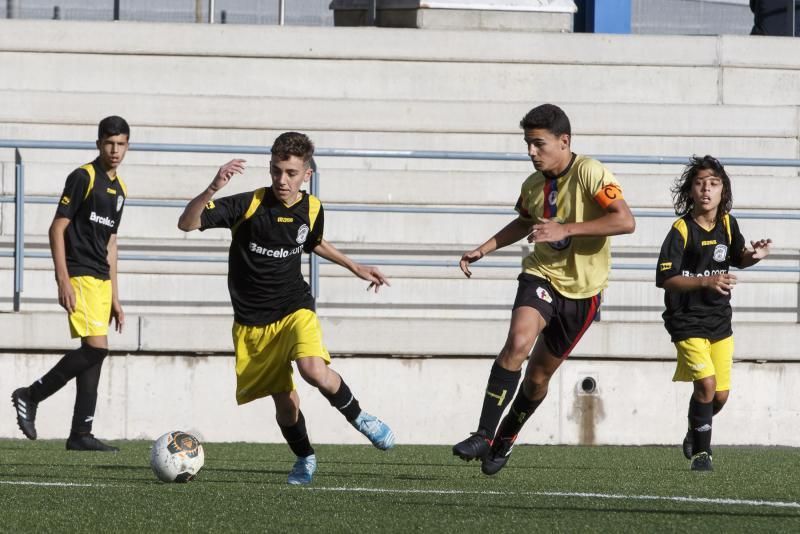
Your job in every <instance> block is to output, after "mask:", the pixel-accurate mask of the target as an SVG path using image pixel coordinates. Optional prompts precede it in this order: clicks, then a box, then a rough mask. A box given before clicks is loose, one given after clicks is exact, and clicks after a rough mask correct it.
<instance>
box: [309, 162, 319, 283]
mask: <svg viewBox="0 0 800 534" xmlns="http://www.w3.org/2000/svg"><path fill="white" fill-rule="evenodd" d="M311 169H313V171H314V173H313V174H312V175H311V194H312V195H314V196H315V197H317V198H319V169H317V162H316V161H315V160H314V159H313V158H312V159H311ZM308 280H309V282H310V283H309V285H310V286H311V296H313V297H314V299H317V298H319V256H317V255H316V254H315V253H313V252H312V253H311V254H310V255H309V258H308Z"/></svg>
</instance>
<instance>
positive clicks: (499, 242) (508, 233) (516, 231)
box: [458, 217, 531, 278]
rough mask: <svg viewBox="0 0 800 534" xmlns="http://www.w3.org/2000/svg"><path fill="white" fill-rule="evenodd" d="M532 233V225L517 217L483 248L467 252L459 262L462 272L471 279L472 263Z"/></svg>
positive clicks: (488, 240) (484, 244) (487, 241)
mask: <svg viewBox="0 0 800 534" xmlns="http://www.w3.org/2000/svg"><path fill="white" fill-rule="evenodd" d="M530 231H531V225H530V223H529V222H526V221H525V220H524V219H521V218H519V217H517V218H516V219H514V220H513V221H511V222H510V223H508V224H507V225H505V226H504V227H503V228H501V229H500V230H499V231H498V232H497V233H496V234H494V235H493V236H492V237H490V238H489V239H487V240H486V242H485V243H483V244H482V245H481V246H479V247H478V248H476V249H473V250H470V251H468V252H465V253H464V254H463V255H462V256H461V261H459V262H458V266H459V267H460V268H461V272H463V273H464V276H466V277H467V278H470V277H471V276H472V271H470V270H469V265H470V264H471V263H475V262H476V261H478V260H479V259H481V258H483V257H484V256H486V255H487V254H490V253H492V252H494V251H495V250H499V249H501V248H503V247H506V246H508V245H511V244H513V243H516V242H517V241H519V240H520V239H522V238H523V237H525V236H526V235H528V234H529V233H530Z"/></svg>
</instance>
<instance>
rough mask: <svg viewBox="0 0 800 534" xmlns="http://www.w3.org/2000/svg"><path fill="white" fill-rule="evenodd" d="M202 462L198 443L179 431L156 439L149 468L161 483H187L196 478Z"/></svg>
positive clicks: (193, 438) (203, 459)
mask: <svg viewBox="0 0 800 534" xmlns="http://www.w3.org/2000/svg"><path fill="white" fill-rule="evenodd" d="M204 461H205V453H204V452H203V446H202V445H201V444H200V441H198V439H197V438H196V437H194V436H192V435H191V434H189V433H186V432H183V431H181V430H175V431H172V432H167V433H166V434H164V435H163V436H161V437H160V438H158V439H157V440H156V441H155V443H153V448H152V450H151V451H150V467H152V468H153V473H155V474H156V476H157V477H158V479H159V480H161V481H162V482H189V481H190V480H192V479H194V477H196V476H197V473H198V472H199V471H200V469H201V468H202V467H203V462H204Z"/></svg>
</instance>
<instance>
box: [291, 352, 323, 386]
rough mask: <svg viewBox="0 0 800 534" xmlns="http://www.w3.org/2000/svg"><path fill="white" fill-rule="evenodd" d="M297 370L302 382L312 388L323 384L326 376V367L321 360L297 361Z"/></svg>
mask: <svg viewBox="0 0 800 534" xmlns="http://www.w3.org/2000/svg"><path fill="white" fill-rule="evenodd" d="M297 370H298V371H299V372H300V376H302V377H303V380H305V381H306V382H308V383H309V384H310V385H312V386H314V387H319V386H320V384H324V383H325V378H326V377H327V374H328V366H327V365H325V362H324V361H323V360H322V358H301V359H299V360H297Z"/></svg>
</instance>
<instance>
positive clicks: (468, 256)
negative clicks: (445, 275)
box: [458, 248, 484, 278]
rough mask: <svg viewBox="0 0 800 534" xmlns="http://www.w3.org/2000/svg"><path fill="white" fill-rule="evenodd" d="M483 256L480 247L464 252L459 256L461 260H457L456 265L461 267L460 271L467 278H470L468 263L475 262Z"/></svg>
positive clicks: (470, 272)
mask: <svg viewBox="0 0 800 534" xmlns="http://www.w3.org/2000/svg"><path fill="white" fill-rule="evenodd" d="M483 256H484V254H483V252H481V249H480V248H476V249H475V250H470V251H469V252H465V253H464V255H463V256H461V261H460V262H458V266H459V267H461V272H462V273H464V275H465V276H466V277H467V278H471V277H472V271H470V270H469V264H470V263H475V262H476V261H478V260H479V259H481V258H483Z"/></svg>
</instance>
